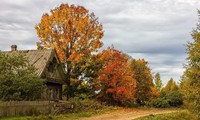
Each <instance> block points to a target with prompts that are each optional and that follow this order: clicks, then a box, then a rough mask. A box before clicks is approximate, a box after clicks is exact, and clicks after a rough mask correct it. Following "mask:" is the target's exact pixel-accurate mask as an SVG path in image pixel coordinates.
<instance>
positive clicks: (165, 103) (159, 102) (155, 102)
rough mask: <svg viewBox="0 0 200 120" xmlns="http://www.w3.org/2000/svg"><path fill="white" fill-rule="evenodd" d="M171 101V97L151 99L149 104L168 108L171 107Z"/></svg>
mask: <svg viewBox="0 0 200 120" xmlns="http://www.w3.org/2000/svg"><path fill="white" fill-rule="evenodd" d="M169 102H170V100H169V99H165V98H157V99H153V100H152V101H150V102H149V103H148V105H149V106H151V107H157V108H168V107H170V104H169Z"/></svg>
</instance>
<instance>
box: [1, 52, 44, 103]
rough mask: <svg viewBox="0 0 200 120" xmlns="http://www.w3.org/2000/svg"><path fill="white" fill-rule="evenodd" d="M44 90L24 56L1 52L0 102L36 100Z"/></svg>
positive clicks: (40, 80)
mask: <svg viewBox="0 0 200 120" xmlns="http://www.w3.org/2000/svg"><path fill="white" fill-rule="evenodd" d="M44 88H45V87H44V80H42V79H40V78H39V77H38V76H37V75H36V73H35V69H34V68H33V67H32V66H30V65H29V64H28V62H27V60H26V58H25V57H24V56H22V55H12V56H11V55H7V54H5V53H1V52H0V100H3V101H7V100H36V99H39V98H41V93H42V92H43V90H44Z"/></svg>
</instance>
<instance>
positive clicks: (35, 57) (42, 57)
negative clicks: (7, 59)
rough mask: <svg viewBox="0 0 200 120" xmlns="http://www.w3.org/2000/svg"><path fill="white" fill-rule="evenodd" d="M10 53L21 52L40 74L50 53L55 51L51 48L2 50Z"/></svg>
mask: <svg viewBox="0 0 200 120" xmlns="http://www.w3.org/2000/svg"><path fill="white" fill-rule="evenodd" d="M4 53H7V54H11V55H16V54H22V55H24V56H26V57H27V60H28V62H29V64H31V65H33V66H34V67H35V68H36V73H37V75H38V76H41V74H42V72H43V70H44V69H45V67H46V65H47V63H48V61H49V60H50V58H51V56H52V54H54V53H55V51H54V50H53V49H42V50H16V51H7V52H4Z"/></svg>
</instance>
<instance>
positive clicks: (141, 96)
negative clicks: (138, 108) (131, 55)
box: [131, 59, 155, 104]
mask: <svg viewBox="0 0 200 120" xmlns="http://www.w3.org/2000/svg"><path fill="white" fill-rule="evenodd" d="M131 66H132V69H133V71H134V73H135V79H136V93H135V97H136V102H137V103H138V104H145V102H146V101H148V100H150V99H151V97H152V92H153V91H152V88H153V77H152V74H151V69H150V68H149V67H148V62H146V61H145V60H144V59H139V60H134V59H133V60H132V65H131ZM153 94H155V93H153Z"/></svg>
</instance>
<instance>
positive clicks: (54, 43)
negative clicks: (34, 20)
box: [35, 4, 103, 98]
mask: <svg viewBox="0 0 200 120" xmlns="http://www.w3.org/2000/svg"><path fill="white" fill-rule="evenodd" d="M35 29H36V31H37V35H38V37H39V38H40V41H39V42H38V43H37V45H38V48H40V49H41V48H53V49H55V50H56V52H57V54H58V57H59V59H60V61H61V62H62V63H63V66H64V69H65V70H66V81H65V82H66V84H67V86H68V88H69V92H68V93H70V92H71V91H70V88H71V82H70V79H71V77H72V75H73V73H72V71H73V69H74V68H76V66H73V64H74V63H75V62H80V61H81V60H82V59H83V57H85V56H86V55H90V54H91V53H92V52H96V51H97V50H98V49H99V48H100V47H101V46H102V45H103V43H102V42H101V41H100V39H101V38H102V37H103V27H102V25H101V24H100V23H99V22H98V18H97V17H95V15H94V13H89V11H88V10H87V9H85V8H84V7H82V6H75V5H68V4H61V5H60V6H59V7H56V8H55V9H53V10H51V12H50V13H45V14H43V16H42V18H41V21H40V23H38V24H37V25H36V26H35ZM69 97H70V94H68V95H67V98H69Z"/></svg>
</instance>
